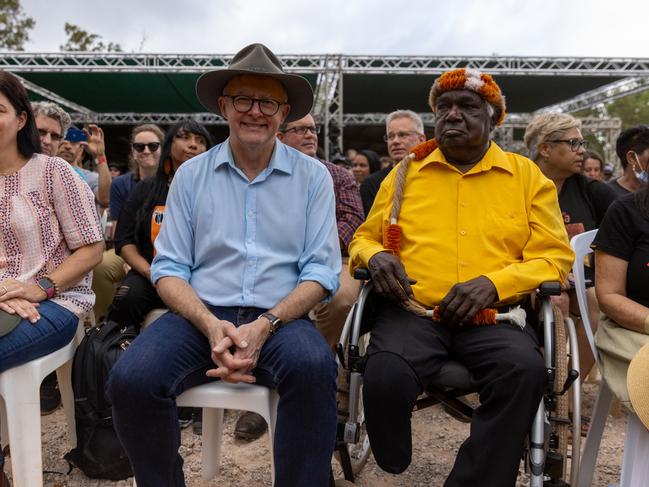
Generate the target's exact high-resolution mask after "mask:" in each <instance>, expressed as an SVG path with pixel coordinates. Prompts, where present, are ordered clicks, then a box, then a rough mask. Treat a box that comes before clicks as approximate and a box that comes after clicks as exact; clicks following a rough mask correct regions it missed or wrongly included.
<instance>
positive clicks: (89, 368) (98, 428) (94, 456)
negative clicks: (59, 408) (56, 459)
mask: <svg viewBox="0 0 649 487" xmlns="http://www.w3.org/2000/svg"><path fill="white" fill-rule="evenodd" d="M137 332H138V330H136V329H135V328H134V327H123V326H122V325H120V324H119V323H116V322H114V321H107V322H105V323H102V324H100V325H99V326H97V327H95V328H90V329H88V330H87V331H86V336H85V337H84V338H83V340H82V341H81V344H80V345H79V348H78V349H77V351H76V353H75V354H74V362H73V365H72V388H73V390H74V402H75V406H74V417H75V421H76V430H77V447H76V448H75V449H74V450H72V451H70V452H68V453H66V454H65V459H66V460H67V461H68V462H70V463H71V464H72V465H75V466H76V467H78V468H79V469H81V470H82V471H83V472H84V473H85V474H86V475H87V476H88V477H91V478H101V479H109V480H122V479H126V478H128V477H132V476H133V471H132V469H131V464H130V462H129V460H128V457H127V456H126V453H125V452H124V448H123V447H122V445H121V443H120V441H119V439H118V438H117V434H116V433H115V429H114V428H113V415H112V409H111V404H110V402H109V401H108V398H107V397H106V393H105V389H106V381H107V379H108V374H109V372H110V370H111V369H112V367H113V365H115V363H116V362H117V361H118V360H119V358H120V357H121V355H122V354H123V353H124V351H125V350H126V349H127V348H128V346H129V345H130V343H131V342H132V341H133V340H134V339H135V337H136V336H137Z"/></svg>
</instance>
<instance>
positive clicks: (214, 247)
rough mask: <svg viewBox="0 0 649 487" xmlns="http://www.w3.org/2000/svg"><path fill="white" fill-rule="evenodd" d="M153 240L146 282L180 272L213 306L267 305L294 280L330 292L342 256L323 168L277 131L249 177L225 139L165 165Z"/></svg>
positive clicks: (330, 187) (329, 183) (281, 296)
mask: <svg viewBox="0 0 649 487" xmlns="http://www.w3.org/2000/svg"><path fill="white" fill-rule="evenodd" d="M155 249H156V256H155V258H154V259H153V263H152V265H151V280H152V281H153V282H154V283H155V282H156V281H157V280H158V279H160V278H161V277H166V276H175V277H179V278H181V279H183V280H185V281H187V282H189V284H190V285H191V286H192V288H194V290H195V291H196V293H197V294H198V296H199V297H200V298H201V299H202V300H203V301H205V302H207V303H209V304H212V305H215V306H254V307H259V308H264V309H270V308H272V307H273V306H275V305H276V304H277V303H279V302H280V301H281V300H282V299H284V298H285V297H286V296H287V295H288V294H290V293H291V291H293V290H294V289H295V287H296V286H297V285H298V283H300V282H302V281H316V282H318V283H320V284H321V285H322V287H323V288H324V289H326V290H327V291H329V293H330V295H333V294H334V293H335V292H336V290H337V288H338V277H339V274H340V268H341V259H340V246H339V243H338V233H337V230H336V216H335V199H334V191H333V183H332V180H331V176H330V175H329V172H328V171H327V169H326V167H325V166H324V165H323V164H321V163H320V162H318V161H316V160H315V159H312V158H310V157H307V156H306V155H304V154H302V153H301V152H299V151H297V150H295V149H292V148H290V147H288V146H286V145H284V144H282V143H281V142H279V141H277V142H276V143H275V149H274V150H273V155H272V157H271V160H270V164H269V165H268V167H267V168H266V169H264V170H263V171H262V172H261V173H260V174H259V175H258V176H257V177H256V178H255V179H254V181H249V180H248V178H247V177H246V176H245V175H244V173H243V172H242V171H241V170H240V169H239V168H237V167H236V165H235V164H234V158H233V156H232V151H231V149H230V144H229V140H226V141H225V142H223V143H222V144H219V145H217V146H216V147H213V148H212V149H210V150H209V151H207V152H205V153H203V154H201V155H199V156H197V157H195V158H193V159H191V160H189V161H187V162H185V163H184V164H183V165H182V166H181V167H180V168H179V169H178V171H177V172H176V174H175V175H174V179H173V182H172V184H171V187H170V189H169V196H168V197H167V204H166V208H165V213H164V222H163V225H162V229H161V231H160V234H159V235H158V238H157V239H156V241H155Z"/></svg>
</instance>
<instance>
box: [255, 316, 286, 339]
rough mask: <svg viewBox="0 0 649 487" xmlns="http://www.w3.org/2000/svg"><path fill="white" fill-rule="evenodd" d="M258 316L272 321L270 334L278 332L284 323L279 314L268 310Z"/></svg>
mask: <svg viewBox="0 0 649 487" xmlns="http://www.w3.org/2000/svg"><path fill="white" fill-rule="evenodd" d="M258 318H266V319H267V320H268V321H270V334H271V335H272V334H274V333H276V332H277V331H278V330H279V329H280V328H281V327H282V325H283V324H284V323H283V322H282V320H280V319H279V318H278V317H277V316H275V315H274V314H272V313H269V312H268V311H266V312H265V313H262V314H260V315H259V316H258Z"/></svg>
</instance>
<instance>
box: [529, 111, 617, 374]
mask: <svg viewBox="0 0 649 487" xmlns="http://www.w3.org/2000/svg"><path fill="white" fill-rule="evenodd" d="M524 141H525V146H526V147H527V149H528V150H529V152H530V159H532V160H533V161H534V162H535V163H536V164H537V165H538V166H539V168H540V169H541V171H542V172H543V174H544V175H545V176H546V177H547V178H549V179H551V180H552V182H554V185H555V186H556V188H557V193H558V194H559V206H560V208H561V213H562V215H563V221H564V223H565V226H566V231H567V232H568V238H569V239H570V238H572V237H574V236H575V235H577V234H580V233H583V232H585V231H588V230H594V229H596V228H599V225H600V223H601V222H602V220H603V218H604V214H605V213H606V210H607V209H608V207H609V205H610V204H611V203H612V202H613V201H614V200H615V198H616V196H615V192H614V191H613V190H612V189H611V188H610V187H609V186H608V185H606V184H605V183H603V182H601V181H598V180H594V179H590V178H588V177H586V176H584V175H583V174H582V173H581V170H582V166H583V163H584V158H585V157H586V154H587V152H586V149H587V147H588V144H587V141H586V140H584V138H583V136H582V133H581V122H580V121H579V120H577V119H576V118H575V117H573V116H572V115H569V114H567V113H544V114H541V115H539V116H537V117H535V118H534V119H532V120H531V121H530V123H529V124H528V126H527V128H526V129H525V137H524ZM586 279H589V280H590V282H591V283H592V282H594V272H593V268H592V267H588V266H587V267H586ZM565 288H566V289H565V291H564V292H563V293H562V295H561V296H558V297H557V299H556V304H557V305H558V306H559V307H560V308H561V311H562V312H563V314H564V316H568V312H571V313H572V314H574V315H575V316H579V307H578V305H577V298H576V295H575V292H574V286H573V285H572V283H571V281H570V277H569V278H568V281H567V282H566V286H565ZM587 293H588V308H589V312H588V314H589V318H590V323H591V325H592V326H593V327H595V326H596V324H597V320H598V316H599V307H598V305H597V298H596V296H595V289H594V288H593V287H592V285H591V287H590V288H588V289H587ZM577 338H578V346H579V362H580V363H579V370H580V371H582V373H581V378H582V380H583V379H584V378H585V377H586V376H587V375H588V372H589V371H590V369H591V368H592V366H593V364H594V363H595V358H594V357H593V356H592V353H591V352H590V347H589V345H588V341H587V339H586V334H585V331H584V329H583V326H577Z"/></svg>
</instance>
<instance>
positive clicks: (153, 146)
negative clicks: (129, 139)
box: [133, 142, 160, 152]
mask: <svg viewBox="0 0 649 487" xmlns="http://www.w3.org/2000/svg"><path fill="white" fill-rule="evenodd" d="M145 147H148V148H149V152H155V151H157V150H158V147H160V142H149V143H148V144H144V143H142V142H134V143H133V149H135V152H144V148H145Z"/></svg>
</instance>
